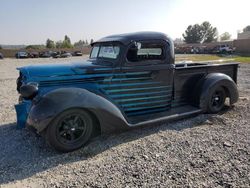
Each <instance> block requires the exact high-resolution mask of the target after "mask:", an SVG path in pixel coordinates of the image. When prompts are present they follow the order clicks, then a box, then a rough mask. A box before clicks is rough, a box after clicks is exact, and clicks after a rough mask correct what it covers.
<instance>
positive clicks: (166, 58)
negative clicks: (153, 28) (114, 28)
mask: <svg viewBox="0 0 250 188" xmlns="http://www.w3.org/2000/svg"><path fill="white" fill-rule="evenodd" d="M91 45H92V51H91V53H90V58H89V60H87V61H83V62H77V63H71V64H58V65H40V66H29V67H23V68H19V70H20V77H19V78H18V81H17V83H18V84H17V85H18V86H17V87H18V91H19V93H20V96H21V100H20V103H19V104H18V105H16V111H17V119H18V125H19V126H20V127H23V126H24V125H25V124H27V125H29V126H32V127H34V128H35V129H36V130H37V132H38V133H44V134H45V135H46V139H47V141H48V142H49V143H50V145H52V146H53V147H54V148H56V149H57V150H60V151H72V150H75V149H77V148H79V147H81V146H82V145H84V144H85V143H86V142H87V141H88V140H89V139H90V138H91V136H92V134H93V132H96V130H99V131H100V132H101V133H102V132H110V131H114V130H117V129H129V128H133V127H137V126H142V125H146V124H153V123H156V122H159V121H166V120H172V119H177V118H183V117H186V116H189V115H193V114H197V113H202V112H209V113H217V112H219V111H220V110H222V109H223V107H224V103H225V99H226V98H229V100H230V104H233V103H235V102H236V101H237V99H238V91H237V86H236V83H237V68H238V64H237V63H227V64H210V63H179V64H175V62H174V46H173V42H172V40H171V39H170V38H169V37H168V36H166V35H165V34H162V33H157V32H139V33H131V34H122V35H112V36H108V37H105V38H102V39H100V40H98V41H96V42H94V43H93V44H91Z"/></svg>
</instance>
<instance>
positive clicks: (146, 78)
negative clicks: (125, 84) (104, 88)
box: [103, 77, 151, 82]
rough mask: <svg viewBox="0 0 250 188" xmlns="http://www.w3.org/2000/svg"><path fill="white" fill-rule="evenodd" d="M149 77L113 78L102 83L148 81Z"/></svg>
mask: <svg viewBox="0 0 250 188" xmlns="http://www.w3.org/2000/svg"><path fill="white" fill-rule="evenodd" d="M148 79H151V78H150V77H138V78H114V79H110V80H103V82H111V81H112V82H117V81H130V80H148Z"/></svg>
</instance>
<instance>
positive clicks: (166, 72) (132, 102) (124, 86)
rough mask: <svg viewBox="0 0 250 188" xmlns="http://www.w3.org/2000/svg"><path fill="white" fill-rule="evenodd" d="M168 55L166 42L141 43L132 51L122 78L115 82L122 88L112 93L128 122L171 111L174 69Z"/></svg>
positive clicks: (132, 48)
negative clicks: (130, 118)
mask: <svg viewBox="0 0 250 188" xmlns="http://www.w3.org/2000/svg"><path fill="white" fill-rule="evenodd" d="M168 51H169V50H168V44H167V43H166V42H164V41H140V42H136V43H133V44H131V45H130V46H129V47H128V49H127V51H126V59H125V60H124V63H123V65H122V67H121V74H120V75H119V76H118V77H117V78H116V77H115V76H114V77H113V79H112V83H114V82H115V81H116V80H118V81H119V84H113V85H112V86H111V87H112V88H110V90H109V93H110V97H111V98H112V99H113V100H114V101H115V102H116V103H117V105H118V106H119V107H120V108H121V110H122V111H123V112H124V114H125V115H126V116H127V117H128V118H129V117H135V116H140V115H146V114H151V115H152V114H156V115H157V114H159V112H164V111H168V110H169V109H170V107H171V100H172V93H173V88H172V87H173V74H174V66H173V64H170V61H169V60H168V59H169V58H168Z"/></svg>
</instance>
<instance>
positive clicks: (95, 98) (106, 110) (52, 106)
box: [27, 88, 128, 132]
mask: <svg viewBox="0 0 250 188" xmlns="http://www.w3.org/2000/svg"><path fill="white" fill-rule="evenodd" d="M71 108H81V109H85V110H87V111H90V112H91V113H92V114H93V115H95V116H96V118H97V119H98V121H99V123H100V128H101V131H102V132H108V131H114V130H116V129H126V128H127V127H128V123H127V121H126V119H125V118H124V116H123V114H122V112H121V111H120V109H119V108H118V107H117V106H116V105H115V104H113V103H112V102H110V101H109V100H108V99H106V98H104V97H103V96H101V95H97V94H95V93H92V92H90V91H88V90H86V89H80V88H62V89H57V90H53V91H52V92H50V93H48V94H46V95H44V96H43V97H42V98H41V99H40V100H39V102H37V104H34V105H32V107H31V110H30V113H29V116H28V120H27V123H28V124H29V125H32V126H33V127H35V128H36V130H37V131H38V132H42V131H43V130H45V129H46V127H47V126H48V125H49V124H50V123H51V122H52V120H53V119H54V118H55V117H56V116H57V115H58V114H60V113H61V112H63V111H65V110H67V109H71Z"/></svg>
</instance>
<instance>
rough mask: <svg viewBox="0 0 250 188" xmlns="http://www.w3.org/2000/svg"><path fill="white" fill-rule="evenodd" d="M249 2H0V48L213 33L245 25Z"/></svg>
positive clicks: (234, 30) (248, 22) (249, 18)
mask: <svg viewBox="0 0 250 188" xmlns="http://www.w3.org/2000/svg"><path fill="white" fill-rule="evenodd" d="M249 7H250V0H71V1H70V0H0V44H12V45H17V44H25V45H28V44H45V41H46V40H47V39H48V38H50V39H51V40H54V41H58V40H63V38H64V35H68V36H69V37H70V39H71V41H72V42H76V41H79V40H80V39H84V40H86V39H88V40H90V39H91V38H93V39H94V40H97V39H99V38H101V37H104V36H107V35H111V34H119V33H128V32H136V31H160V32H163V33H166V34H168V35H169V36H170V37H172V38H173V39H175V38H180V37H182V33H184V31H185V29H186V28H187V27H188V25H190V24H196V23H199V24H200V23H202V22H203V21H209V22H210V23H211V24H212V25H213V26H214V27H217V29H218V32H219V34H222V33H224V32H229V33H230V34H231V35H232V37H233V38H236V37H237V32H238V31H240V30H242V29H243V28H244V27H245V26H247V25H250V15H249Z"/></svg>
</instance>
